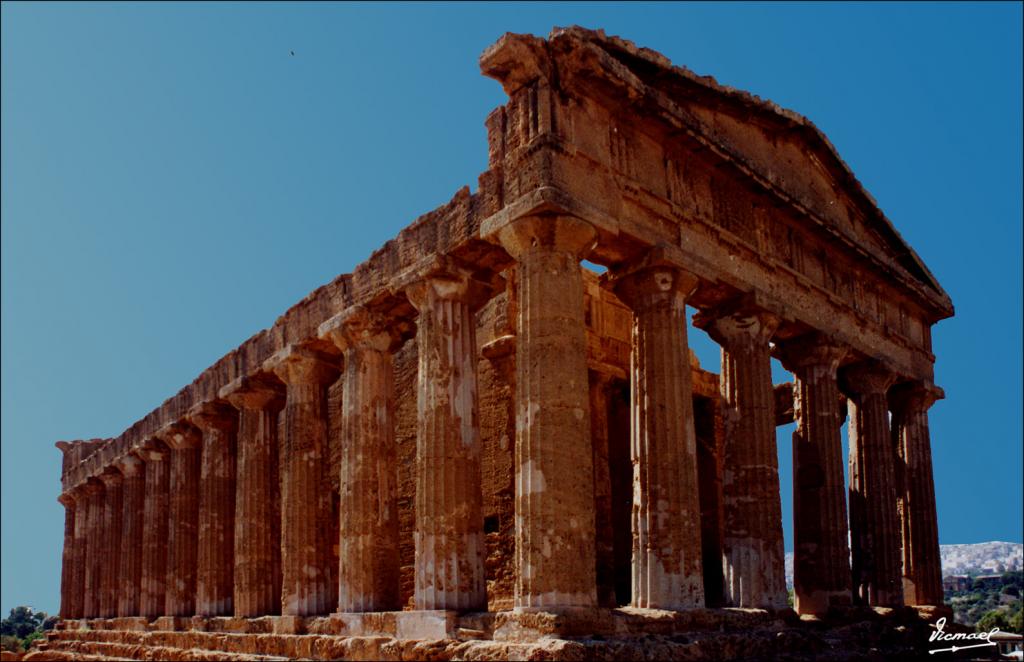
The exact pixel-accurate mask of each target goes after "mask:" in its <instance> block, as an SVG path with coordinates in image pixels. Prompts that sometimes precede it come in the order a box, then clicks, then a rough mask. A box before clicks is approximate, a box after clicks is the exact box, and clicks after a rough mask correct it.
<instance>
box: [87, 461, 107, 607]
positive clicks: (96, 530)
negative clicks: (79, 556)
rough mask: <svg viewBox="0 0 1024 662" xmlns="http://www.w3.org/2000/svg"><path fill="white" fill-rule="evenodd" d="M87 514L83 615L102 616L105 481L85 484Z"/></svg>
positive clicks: (92, 480) (91, 481)
mask: <svg viewBox="0 0 1024 662" xmlns="http://www.w3.org/2000/svg"><path fill="white" fill-rule="evenodd" d="M84 489H85V494H86V508H87V515H86V520H85V600H84V608H83V614H82V615H83V616H84V617H85V618H98V617H99V616H100V598H101V595H102V592H103V587H102V584H101V578H102V576H103V557H104V552H105V551H106V550H105V549H104V542H103V514H104V511H105V507H104V503H103V483H101V482H99V481H98V480H95V479H90V480H89V482H88V483H86V485H85V488H84Z"/></svg>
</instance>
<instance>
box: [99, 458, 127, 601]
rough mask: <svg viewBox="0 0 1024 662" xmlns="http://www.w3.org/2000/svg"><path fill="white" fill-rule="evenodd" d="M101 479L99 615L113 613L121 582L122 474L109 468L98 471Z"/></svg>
mask: <svg viewBox="0 0 1024 662" xmlns="http://www.w3.org/2000/svg"><path fill="white" fill-rule="evenodd" d="M100 480H101V481H103V488H104V495H103V524H102V533H101V535H102V540H103V560H102V570H101V573H100V614H99V615H100V617H101V618H113V617H115V616H117V602H118V593H119V590H120V581H121V574H120V572H121V567H120V566H121V554H120V552H121V533H122V530H121V529H122V523H123V519H122V517H123V508H124V504H123V501H122V487H123V483H124V476H122V475H121V472H120V471H118V470H117V469H115V468H113V467H110V468H109V469H108V471H107V472H105V473H103V474H100Z"/></svg>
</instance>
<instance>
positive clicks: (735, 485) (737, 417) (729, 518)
mask: <svg viewBox="0 0 1024 662" xmlns="http://www.w3.org/2000/svg"><path fill="white" fill-rule="evenodd" d="M696 323H697V325H698V326H700V327H701V328H703V329H705V330H706V331H707V332H708V333H709V334H710V335H711V337H712V338H713V339H714V340H715V342H717V343H718V344H719V345H721V347H722V375H721V378H720V380H719V384H720V387H721V393H722V406H723V422H724V424H725V440H724V449H723V450H724V452H723V462H722V501H723V516H724V520H725V522H724V526H723V529H724V536H723V539H722V547H723V549H722V561H723V571H724V577H725V600H726V604H727V605H728V606H730V607H754V608H773V609H779V608H782V607H785V606H786V576H785V551H784V546H783V540H782V501H781V491H780V487H779V459H778V451H777V449H776V445H775V413H774V409H773V407H774V400H775V392H774V389H773V387H772V367H771V350H770V347H769V345H768V341H769V340H771V337H772V335H773V334H774V333H775V329H776V327H777V326H778V320H777V319H776V318H775V317H774V316H772V315H770V314H768V313H765V312H761V311H754V310H738V311H730V312H728V313H726V314H724V315H719V314H716V313H714V312H709V313H707V314H704V315H700V316H698V319H697V320H696Z"/></svg>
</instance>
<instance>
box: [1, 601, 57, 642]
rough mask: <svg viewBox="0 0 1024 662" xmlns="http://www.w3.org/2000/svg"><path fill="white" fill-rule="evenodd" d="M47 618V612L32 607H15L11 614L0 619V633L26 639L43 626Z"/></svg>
mask: <svg viewBox="0 0 1024 662" xmlns="http://www.w3.org/2000/svg"><path fill="white" fill-rule="evenodd" d="M45 620H46V613H45V612H42V611H39V612H37V611H33V610H32V607H25V606H21V607H15V608H14V609H12V610H11V615H10V616H8V617H7V618H5V619H3V620H2V621H0V635H7V636H11V637H17V638H18V639H24V638H25V637H27V636H28V635H30V634H32V633H33V632H35V631H36V630H38V629H39V628H40V627H42V625H43V621H45Z"/></svg>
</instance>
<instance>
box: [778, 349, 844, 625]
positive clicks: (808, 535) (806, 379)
mask: <svg viewBox="0 0 1024 662" xmlns="http://www.w3.org/2000/svg"><path fill="white" fill-rule="evenodd" d="M846 354H847V350H846V349H845V348H842V347H838V346H836V345H835V344H832V343H829V342H828V341H827V340H826V339H824V338H821V337H820V336H813V337H809V338H804V339H801V340H798V341H796V342H792V343H790V344H786V345H783V346H782V354H781V358H782V364H783V365H784V366H785V367H786V369H787V370H790V371H791V372H793V373H794V374H795V375H796V385H795V389H794V410H795V412H796V420H797V427H796V430H795V431H794V432H793V547H794V560H793V585H794V593H795V602H796V609H797V611H798V612H800V613H801V614H824V613H826V612H827V611H828V608H829V607H830V606H841V605H848V604H850V601H851V593H850V562H849V558H850V548H849V545H848V543H847V535H846V531H847V529H846V496H845V494H844V492H845V489H844V479H843V464H842V463H843V449H842V444H841V440H840V432H839V428H840V425H841V424H842V420H841V419H840V417H839V387H838V385H837V383H836V369H837V368H838V366H839V362H840V361H841V360H842V359H843V357H844V356H846Z"/></svg>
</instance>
